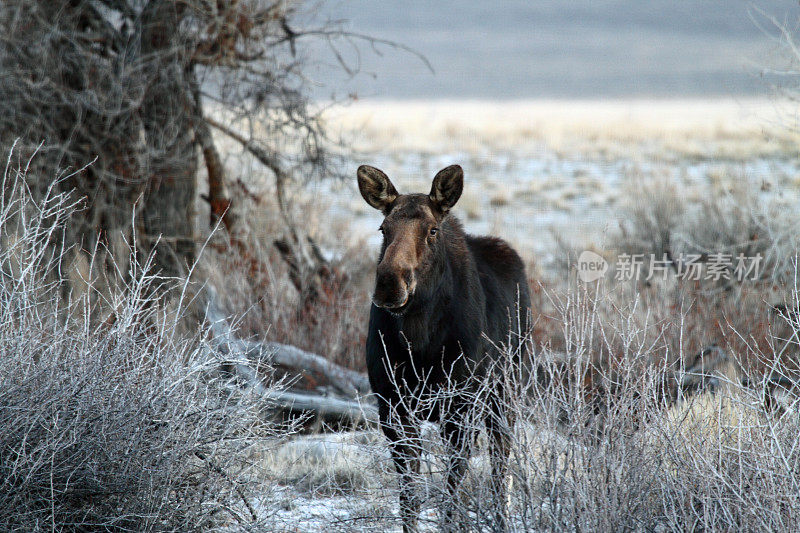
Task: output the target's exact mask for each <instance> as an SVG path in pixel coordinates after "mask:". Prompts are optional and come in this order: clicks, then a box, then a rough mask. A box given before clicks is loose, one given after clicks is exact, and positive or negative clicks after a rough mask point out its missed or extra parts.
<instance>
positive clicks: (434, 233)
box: [430, 228, 439, 237]
mask: <svg viewBox="0 0 800 533" xmlns="http://www.w3.org/2000/svg"><path fill="white" fill-rule="evenodd" d="M438 231H439V228H431V231H430V233H431V237H435V236H436V233H437V232H438Z"/></svg>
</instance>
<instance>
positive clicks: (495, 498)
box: [486, 399, 514, 531]
mask: <svg viewBox="0 0 800 533" xmlns="http://www.w3.org/2000/svg"><path fill="white" fill-rule="evenodd" d="M513 427H514V421H513V419H512V417H510V416H509V415H508V414H507V413H506V410H505V409H504V406H503V405H501V400H499V399H498V400H496V401H493V402H492V408H491V409H490V412H489V413H487V417H486V432H487V433H488V436H489V444H490V450H489V454H490V461H491V465H492V481H491V489H492V507H493V508H494V514H495V528H494V529H495V530H496V531H507V530H508V527H507V524H506V514H507V511H508V509H507V505H508V503H509V502H508V501H507V498H508V494H507V487H506V477H507V476H508V456H509V453H510V452H511V436H512V430H513Z"/></svg>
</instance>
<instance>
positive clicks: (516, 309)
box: [358, 165, 530, 531]
mask: <svg viewBox="0 0 800 533" xmlns="http://www.w3.org/2000/svg"><path fill="white" fill-rule="evenodd" d="M358 178H359V189H360V190H361V193H362V195H363V196H364V198H365V200H366V201H367V202H368V203H369V204H370V205H372V206H373V207H375V208H377V209H380V210H381V211H382V212H383V213H384V215H385V216H386V218H385V220H384V222H383V225H382V226H381V227H382V230H383V231H384V240H383V245H382V247H381V253H380V259H379V263H378V267H377V271H376V285H375V293H374V296H373V305H372V308H371V311H370V322H369V333H368V337H367V343H366V357H367V371H368V373H369V379H370V384H371V385H372V390H373V391H374V392H375V394H376V395H377V397H378V405H379V413H380V418H381V427H382V429H383V431H384V433H385V434H386V436H387V437H388V439H389V442H390V447H391V450H392V456H393V459H394V461H395V466H396V467H397V470H398V472H399V474H400V475H401V491H400V506H401V513H402V515H403V520H404V530H406V531H409V530H413V529H414V528H415V524H416V515H417V513H418V502H417V501H416V499H415V497H414V494H413V491H412V490H411V480H412V478H413V476H414V474H415V473H416V472H417V470H418V458H417V453H418V445H417V444H416V443H415V440H416V439H417V437H418V433H417V431H418V429H417V428H416V427H415V425H414V423H413V422H412V419H419V418H423V419H428V420H433V421H439V423H440V426H441V429H442V434H443V436H444V438H445V440H446V442H448V443H449V445H450V447H451V452H452V453H451V459H450V464H449V468H448V475H447V485H448V490H450V491H451V492H452V491H454V490H455V488H456V487H457V485H458V484H459V482H460V480H461V477H462V475H463V472H464V469H465V467H466V461H467V458H468V455H469V445H470V443H471V442H472V440H473V435H472V433H473V432H474V431H475V428H466V427H465V424H463V423H462V422H463V419H464V416H465V412H466V411H467V410H468V409H469V408H471V407H472V406H474V405H475V403H476V397H475V394H476V386H477V384H478V383H479V382H480V381H481V380H483V379H485V378H490V379H492V378H491V376H492V374H489V372H490V371H489V368H490V367H497V366H500V365H497V364H495V363H497V362H498V361H499V360H500V359H501V357H502V355H503V353H504V352H503V351H502V350H498V349H495V346H507V345H508V344H509V341H510V342H511V346H509V349H510V350H511V353H517V354H520V356H521V352H522V351H523V350H524V346H522V347H519V346H516V343H518V339H519V337H518V336H517V335H510V336H509V331H514V332H517V331H519V330H520V329H522V330H524V329H525V326H526V322H527V312H528V309H529V308H530V295H529V291H528V285H527V279H526V276H525V267H524V265H523V263H522V260H521V259H520V257H519V256H518V255H517V253H516V252H515V251H514V250H513V249H512V248H511V247H510V246H509V245H508V244H507V243H506V242H505V241H503V240H501V239H497V238H494V237H475V236H471V235H467V234H465V233H464V230H463V228H462V226H461V223H460V222H459V221H458V220H457V219H456V218H455V217H454V216H452V215H449V210H450V208H452V206H453V205H454V204H455V203H456V201H457V200H458V197H459V196H460V194H461V190H462V188H463V172H462V171H461V168H460V167H458V166H456V165H453V166H451V167H447V168H446V169H443V170H442V171H440V172H439V173H438V174H437V175H436V177H435V178H434V183H433V186H432V188H431V192H430V194H408V195H399V194H397V193H396V190H395V188H394V186H393V185H391V182H389V179H388V177H386V175H385V174H383V173H382V172H381V171H379V170H377V169H374V168H372V167H360V168H359V171H358ZM375 191H377V193H376V192H375ZM385 191H390V194H387V193H386V192H385ZM391 191H394V192H391ZM487 337H488V340H487ZM502 384H503V381H502V380H499V379H498V380H497V381H496V385H495V386H493V387H492V390H491V391H490V393H489V394H490V397H488V398H478V399H477V401H481V402H483V403H485V404H486V405H487V406H488V407H489V409H488V412H487V415H486V425H487V429H488V431H489V434H490V436H491V441H492V466H493V478H494V482H495V483H496V492H495V497H496V499H497V500H498V501H497V502H495V507H496V509H497V511H498V513H497V514H498V525H500V524H502V523H503V514H502V509H503V506H504V497H503V496H502V495H503V494H504V492H503V484H504V477H505V463H506V458H507V455H508V445H509V443H508V435H509V430H510V427H511V426H512V425H513V421H511V420H509V419H508V416H507V414H506V412H505V410H504V409H503V404H504V401H503V398H504V397H505V396H506V394H507V393H508V391H505V390H504V389H503V385H502ZM445 388H448V389H449V390H451V391H454V393H453V394H452V395H451V396H450V397H449V398H448V401H447V402H446V404H445V403H442V402H440V401H432V402H430V403H425V402H424V399H425V398H428V397H436V395H437V393H441V391H442V390H444V389H445ZM410 411H414V412H413V413H412V412H410Z"/></svg>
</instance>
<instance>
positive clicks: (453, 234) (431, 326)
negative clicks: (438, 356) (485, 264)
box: [396, 217, 468, 352]
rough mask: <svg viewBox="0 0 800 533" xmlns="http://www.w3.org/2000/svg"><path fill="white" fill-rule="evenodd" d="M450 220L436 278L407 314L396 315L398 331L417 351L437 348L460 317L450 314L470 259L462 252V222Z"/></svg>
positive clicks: (464, 246)
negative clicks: (454, 321)
mask: <svg viewBox="0 0 800 533" xmlns="http://www.w3.org/2000/svg"><path fill="white" fill-rule="evenodd" d="M448 221H449V222H450V224H447V226H448V227H447V228H446V229H445V232H446V233H447V234H448V235H447V240H446V245H445V248H444V249H443V253H442V256H441V258H440V261H441V269H440V271H439V272H438V273H437V274H438V275H437V280H436V281H435V282H434V283H431V285H430V288H429V289H428V290H425V291H423V292H422V294H419V295H418V297H419V300H418V301H416V302H414V303H413V305H412V306H411V308H410V309H409V310H408V312H407V313H406V314H404V315H403V316H400V317H396V320H397V321H396V324H397V328H398V331H399V332H400V333H401V335H402V336H403V337H405V340H406V341H407V342H409V343H410V344H411V349H412V351H415V352H427V351H428V350H429V349H430V348H432V347H437V349H438V343H439V342H441V339H442V338H443V337H444V336H446V334H447V332H448V330H449V328H450V327H451V324H452V322H453V320H458V318H457V317H454V316H451V315H452V301H453V298H454V297H455V296H454V295H455V291H457V290H462V289H461V288H460V287H463V286H464V284H463V283H461V281H460V280H462V278H464V276H465V274H464V271H465V270H466V269H467V268H468V261H467V260H466V259H465V256H464V254H463V253H461V251H462V250H464V249H465V248H466V244H465V240H464V234H463V230H462V229H461V225H460V224H459V223H458V221H457V220H454V219H453V217H448ZM443 229H444V228H443Z"/></svg>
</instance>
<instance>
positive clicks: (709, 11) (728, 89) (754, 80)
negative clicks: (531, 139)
mask: <svg viewBox="0 0 800 533" xmlns="http://www.w3.org/2000/svg"><path fill="white" fill-rule="evenodd" d="M760 11H763V13H761V12H760ZM765 15H766V16H765ZM314 16H315V18H316V20H318V21H319V20H325V19H326V18H330V19H335V20H346V21H347V22H346V25H345V27H346V28H347V29H349V30H350V31H353V32H357V33H365V34H370V35H373V36H375V37H379V38H381V39H387V40H392V41H397V42H398V43H402V44H404V45H407V46H409V47H412V48H414V49H415V50H417V51H419V52H420V53H421V54H423V55H424V56H425V57H426V58H427V59H428V60H429V61H430V63H431V64H432V66H433V68H434V70H435V72H434V73H431V72H430V70H428V69H427V68H426V67H425V65H424V64H423V63H422V62H421V61H420V60H419V59H418V58H416V57H414V56H413V55H412V54H409V53H407V52H402V51H398V50H392V49H391V48H388V47H386V46H378V47H377V50H378V52H379V53H376V52H375V51H373V49H372V48H371V47H370V45H368V44H366V43H363V42H362V43H360V44H358V45H357V46H356V47H353V46H351V45H349V44H346V43H340V44H339V45H338V50H339V53H340V54H341V56H342V57H343V58H344V59H345V61H346V62H347V63H348V64H349V65H350V66H351V67H354V66H356V65H358V66H359V68H360V73H359V74H358V75H356V76H354V77H350V76H348V75H346V74H345V73H344V72H343V71H342V69H339V68H336V67H334V66H333V65H335V63H336V60H335V57H334V56H333V54H331V53H330V52H329V51H328V50H327V49H326V48H325V47H319V49H317V50H316V51H315V52H314V53H313V54H314V60H315V62H316V63H318V64H319V68H318V70H317V71H316V74H315V77H316V79H317V80H318V81H319V82H320V86H319V88H318V89H317V92H316V96H318V97H321V98H326V97H328V96H330V95H331V94H332V93H335V94H336V95H337V96H340V97H341V96H345V95H347V94H351V93H352V94H356V95H358V96H359V97H361V98H370V99H374V98H387V99H407V98H424V99H430V98H445V99H454V98H491V99H512V98H624V97H637V96H638V97H648V96H655V97H689V96H741V95H762V94H767V93H768V92H769V91H770V87H769V86H770V84H772V83H775V82H779V83H788V81H785V80H782V78H781V77H776V76H767V77H766V79H765V78H764V77H763V76H762V71H763V69H764V68H765V67H785V66H786V60H785V58H784V57H783V56H782V54H781V51H780V50H781V49H782V45H781V43H780V41H779V40H778V39H777V35H778V31H777V29H776V28H775V26H774V24H773V23H772V22H771V21H770V20H769V18H768V17H774V18H776V19H777V20H778V21H780V22H781V23H784V24H785V25H787V27H789V28H790V29H791V30H793V31H797V30H798V18H799V17H800V6H798V2H797V1H794V0H757V1H755V2H753V1H749V2H748V1H742V0H540V1H538V0H531V1H523V0H511V1H485V0H484V1H476V0H467V1H454V0H439V1H436V0H405V1H386V2H381V1H375V0H371V1H370V0H326V1H323V2H321V3H320V4H318V6H317V8H316V10H315V14H314ZM798 40H799V41H800V35H798Z"/></svg>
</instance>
